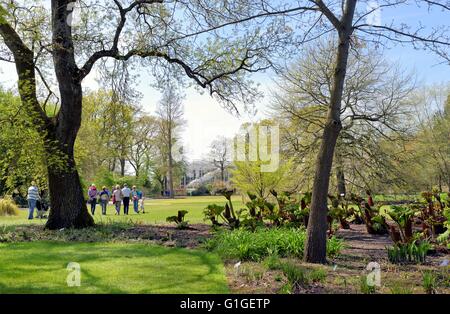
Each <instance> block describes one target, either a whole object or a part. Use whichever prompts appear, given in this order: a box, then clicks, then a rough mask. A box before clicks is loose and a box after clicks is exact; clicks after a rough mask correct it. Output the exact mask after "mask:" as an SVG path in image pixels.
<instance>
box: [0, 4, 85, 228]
mask: <svg viewBox="0 0 450 314" xmlns="http://www.w3.org/2000/svg"><path fill="white" fill-rule="evenodd" d="M67 4H68V0H59V1H58V0H53V1H52V33H53V47H52V49H53V62H54V66H55V72H56V77H57V80H58V85H59V90H60V99H61V108H60V110H59V112H58V115H57V116H56V117H55V118H51V119H50V118H49V117H48V116H47V115H46V113H45V112H44V111H43V110H42V108H41V107H40V104H39V101H38V99H37V95H36V74H35V68H34V66H35V64H34V54H33V52H32V50H30V49H29V48H28V47H27V46H26V45H25V44H24V43H23V41H22V40H21V38H20V37H19V35H18V34H17V33H16V32H15V30H14V29H13V28H12V27H11V26H10V25H9V24H8V23H7V22H4V23H0V35H1V36H2V37H3V39H4V40H5V44H6V45H7V46H8V49H9V50H10V51H11V52H12V53H13V55H14V61H15V64H16V71H17V74H18V77H19V80H18V85H19V94H20V97H21V101H22V103H23V105H24V107H25V108H27V110H28V111H27V112H29V114H30V115H31V118H32V121H33V123H34V125H35V127H36V129H37V130H38V132H39V134H40V135H41V136H42V138H43V140H44V147H45V151H46V154H47V172H48V179H49V192H50V205H51V208H50V214H49V219H48V221H47V224H46V227H47V228H49V229H59V228H68V227H75V228H82V227H87V226H92V225H93V224H94V220H93V219H92V217H91V216H90V215H89V213H88V211H87V208H86V204H85V202H84V193H83V191H82V187H81V182H80V178H79V176H78V173H77V171H76V167H75V161H74V154H73V148H74V143H75V138H76V135H77V133H78V129H79V127H80V124H81V105H82V89H81V82H80V81H79V80H78V79H77V77H78V67H77V66H76V64H75V58H74V50H73V42H72V34H71V29H70V26H69V25H68V24H67V22H66V21H67V14H68V11H67Z"/></svg>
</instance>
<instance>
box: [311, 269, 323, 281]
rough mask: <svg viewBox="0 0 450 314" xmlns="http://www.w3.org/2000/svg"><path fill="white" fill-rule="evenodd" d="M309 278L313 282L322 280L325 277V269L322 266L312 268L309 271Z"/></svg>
mask: <svg viewBox="0 0 450 314" xmlns="http://www.w3.org/2000/svg"><path fill="white" fill-rule="evenodd" d="M309 278H310V279H311V281H313V282H324V281H325V279H326V278H327V271H326V270H325V269H323V268H317V269H314V270H313V271H311V272H310V273H309Z"/></svg>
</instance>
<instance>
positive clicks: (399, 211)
mask: <svg viewBox="0 0 450 314" xmlns="http://www.w3.org/2000/svg"><path fill="white" fill-rule="evenodd" d="M386 213H387V214H388V215H389V217H390V218H391V219H392V220H393V221H395V223H396V224H397V225H398V227H399V230H400V234H401V239H402V241H403V243H407V242H409V241H410V240H411V238H412V235H413V232H412V224H413V218H414V215H415V213H416V211H415V209H414V208H413V207H411V206H407V205H405V206H399V205H392V206H390V208H389V209H388V210H387V212H386Z"/></svg>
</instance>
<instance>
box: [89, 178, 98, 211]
mask: <svg viewBox="0 0 450 314" xmlns="http://www.w3.org/2000/svg"><path fill="white" fill-rule="evenodd" d="M97 195H98V191H97V187H96V186H95V184H94V183H92V184H91V187H90V188H89V190H88V197H89V201H88V203H89V204H91V214H92V216H94V214H95V206H96V205H97Z"/></svg>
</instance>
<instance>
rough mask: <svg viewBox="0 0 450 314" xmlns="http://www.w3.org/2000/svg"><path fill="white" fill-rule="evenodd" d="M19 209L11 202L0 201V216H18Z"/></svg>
mask: <svg viewBox="0 0 450 314" xmlns="http://www.w3.org/2000/svg"><path fill="white" fill-rule="evenodd" d="M18 215H19V208H18V207H17V205H16V204H14V202H13V201H11V200H7V199H2V200H0V216H18Z"/></svg>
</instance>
